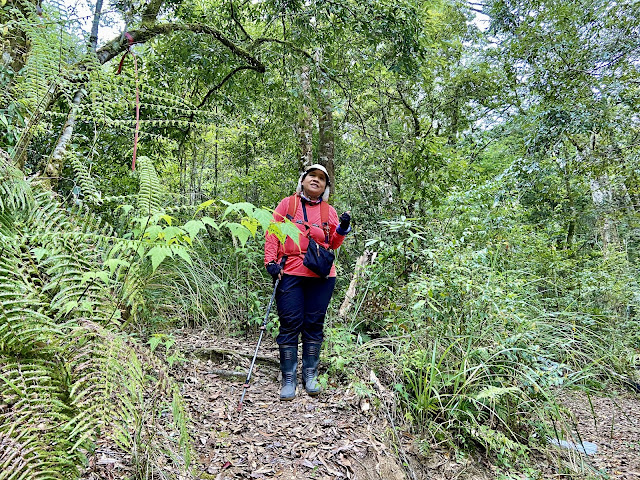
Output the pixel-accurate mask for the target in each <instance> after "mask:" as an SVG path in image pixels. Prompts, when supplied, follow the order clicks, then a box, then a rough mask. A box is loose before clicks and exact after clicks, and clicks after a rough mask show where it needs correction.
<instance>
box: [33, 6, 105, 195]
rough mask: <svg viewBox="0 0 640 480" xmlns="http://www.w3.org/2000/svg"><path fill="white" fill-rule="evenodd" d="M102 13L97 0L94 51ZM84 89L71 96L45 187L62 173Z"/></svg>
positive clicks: (91, 39) (54, 183) (53, 185)
mask: <svg viewBox="0 0 640 480" xmlns="http://www.w3.org/2000/svg"><path fill="white" fill-rule="evenodd" d="M101 14H102V0H97V2H96V8H95V10H94V13H93V24H92V25H91V36H90V37H89V49H90V50H91V51H93V52H95V51H96V47H97V45H98V26H99V25H100V15H101ZM84 95H85V94H84V90H83V89H82V88H80V89H79V90H78V91H77V92H76V93H75V95H74V96H73V101H72V102H71V111H70V112H69V115H68V116H67V121H66V122H65V124H64V127H63V129H62V135H60V138H59V139H58V142H57V143H56V146H55V148H54V149H53V152H52V153H51V155H50V156H49V160H48V161H47V165H46V166H45V168H44V177H45V178H44V182H43V183H44V185H45V187H47V188H50V189H52V190H53V189H55V188H56V186H57V184H58V179H59V178H60V176H61V175H62V170H63V169H64V160H65V157H66V156H67V147H68V145H69V142H70V141H71V137H72V136H73V129H74V128H75V126H76V118H77V115H78V110H79V109H80V104H81V103H82V99H83V98H84Z"/></svg>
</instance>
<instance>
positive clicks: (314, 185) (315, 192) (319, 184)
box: [302, 170, 327, 199]
mask: <svg viewBox="0 0 640 480" xmlns="http://www.w3.org/2000/svg"><path fill="white" fill-rule="evenodd" d="M326 187H327V179H326V178H325V176H324V172H323V171H322V170H311V171H310V172H309V173H307V176H306V177H304V180H302V188H303V189H304V193H305V195H306V196H307V197H309V198H314V199H315V198H319V197H321V196H322V194H324V190H325V188H326Z"/></svg>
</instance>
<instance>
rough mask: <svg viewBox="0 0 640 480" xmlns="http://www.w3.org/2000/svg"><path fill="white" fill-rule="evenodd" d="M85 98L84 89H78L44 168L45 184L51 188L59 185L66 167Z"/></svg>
mask: <svg viewBox="0 0 640 480" xmlns="http://www.w3.org/2000/svg"><path fill="white" fill-rule="evenodd" d="M83 98H84V91H83V90H78V91H77V92H76V94H75V96H74V97H73V101H72V102H71V111H70V112H69V116H68V117H67V121H66V122H65V124H64V127H63V128H62V134H61V135H60V138H59V139H58V142H57V143H56V147H55V148H54V149H53V152H52V153H51V155H50V156H49V160H48V161H47V165H46V166H45V168H44V179H43V185H44V186H45V187H46V188H49V189H50V190H53V189H55V188H56V186H57V185H58V179H59V178H60V176H61V175H62V170H63V168H64V159H65V157H66V155H67V146H68V145H69V141H70V140H71V135H73V129H74V127H75V126H76V117H77V114H78V110H79V108H80V103H82V99H83Z"/></svg>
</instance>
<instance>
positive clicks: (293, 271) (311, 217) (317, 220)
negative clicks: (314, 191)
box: [264, 197, 344, 277]
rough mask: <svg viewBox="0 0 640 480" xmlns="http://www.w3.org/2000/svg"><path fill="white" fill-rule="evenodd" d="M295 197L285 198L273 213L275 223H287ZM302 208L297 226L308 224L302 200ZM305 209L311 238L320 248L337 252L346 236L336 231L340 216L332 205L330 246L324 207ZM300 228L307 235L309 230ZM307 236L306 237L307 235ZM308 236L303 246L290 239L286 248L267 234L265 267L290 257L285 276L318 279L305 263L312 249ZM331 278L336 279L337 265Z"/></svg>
mask: <svg viewBox="0 0 640 480" xmlns="http://www.w3.org/2000/svg"><path fill="white" fill-rule="evenodd" d="M290 199H291V197H286V198H283V199H282V200H281V201H280V203H279V204H278V206H277V207H276V210H275V212H273V219H274V220H275V221H276V222H283V221H284V219H285V218H286V216H287V213H288V211H289V200H290ZM297 203H298V208H297V209H296V213H295V215H294V216H293V220H292V221H293V222H294V223H295V222H296V221H298V220H301V221H304V215H303V212H302V201H301V199H300V198H298V202H297ZM305 208H306V210H307V221H308V222H307V223H308V224H309V225H310V227H311V228H310V230H309V234H310V235H311V237H312V238H313V239H314V240H315V241H316V242H317V243H318V244H320V245H322V246H324V247H327V248H331V249H336V248H338V247H339V246H340V245H342V242H343V241H344V235H340V234H339V233H337V232H336V228H337V227H338V224H339V221H338V214H337V213H336V211H335V209H334V208H333V207H332V206H331V205H329V219H328V221H329V229H330V230H329V243H328V244H327V243H326V242H325V234H324V230H323V229H322V220H321V217H320V204H317V205H310V204H309V203H305ZM296 226H297V227H298V229H299V230H300V232H302V233H303V234H305V232H306V231H307V230H306V227H305V226H304V225H303V224H300V223H296ZM305 235H306V234H305ZM305 235H300V236H299V237H298V238H299V241H300V246H298V245H296V244H295V242H294V241H293V240H292V239H291V238H289V237H287V240H286V242H285V243H284V245H282V243H280V240H278V237H276V236H275V235H274V234H273V233H267V235H266V241H265V243H264V263H265V265H266V264H267V263H269V262H270V261H272V260H274V261H276V262H278V263H279V262H280V261H281V260H282V257H283V256H284V255H287V262H286V263H285V266H284V273H286V274H287V275H298V276H301V277H318V275H316V274H315V273H313V272H312V271H311V270H309V269H308V268H307V267H305V266H304V265H303V264H302V259H303V258H304V254H305V253H306V252H307V247H308V245H309V240H308V239H307V237H306V236H305ZM329 276H330V277H335V276H336V267H335V265H334V266H332V267H331V273H330V274H329Z"/></svg>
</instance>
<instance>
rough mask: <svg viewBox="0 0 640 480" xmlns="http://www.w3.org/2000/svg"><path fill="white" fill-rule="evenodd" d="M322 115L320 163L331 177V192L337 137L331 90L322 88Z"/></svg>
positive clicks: (319, 123) (319, 140)
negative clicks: (330, 95)
mask: <svg viewBox="0 0 640 480" xmlns="http://www.w3.org/2000/svg"><path fill="white" fill-rule="evenodd" d="M319 103H320V116H319V117H318V163H319V164H321V165H324V167H325V168H326V169H327V172H329V178H330V179H331V193H333V192H334V188H335V178H336V176H335V165H334V158H335V137H334V134H333V108H332V107H331V102H330V97H329V91H328V90H327V89H324V88H320V99H319Z"/></svg>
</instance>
